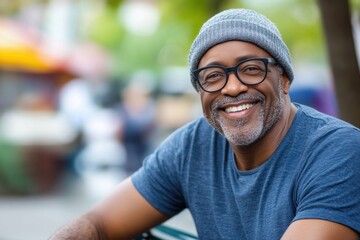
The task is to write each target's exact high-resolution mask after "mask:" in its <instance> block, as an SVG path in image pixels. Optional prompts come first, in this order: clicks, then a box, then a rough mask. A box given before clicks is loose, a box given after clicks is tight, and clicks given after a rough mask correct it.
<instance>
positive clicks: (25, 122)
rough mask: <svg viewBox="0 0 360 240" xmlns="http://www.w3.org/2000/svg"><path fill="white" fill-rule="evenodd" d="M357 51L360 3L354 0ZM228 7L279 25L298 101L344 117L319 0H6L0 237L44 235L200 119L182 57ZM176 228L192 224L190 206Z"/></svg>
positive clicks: (0, 3)
mask: <svg viewBox="0 0 360 240" xmlns="http://www.w3.org/2000/svg"><path fill="white" fill-rule="evenodd" d="M349 4H350V13H351V23H352V30H353V35H354V39H355V45H356V46H357V50H356V51H357V53H358V55H357V56H359V55H360V54H359V45H360V0H351V1H349ZM233 7H244V8H250V9H254V10H257V11H259V12H261V13H263V14H265V15H266V16H268V17H269V18H270V19H271V20H272V21H274V22H275V24H276V25H277V26H278V28H279V29H280V32H281V33H282V36H283V38H284V40H285V42H286V43H287V44H288V47H289V49H290V51H291V54H292V57H293V66H294V70H295V80H294V82H293V85H292V90H291V93H290V95H291V97H292V99H293V101H295V102H300V103H303V104H306V105H310V106H313V107H315V108H316V109H318V110H320V111H322V112H325V113H327V114H330V115H333V116H338V107H337V100H336V97H335V91H334V84H333V79H332V74H331V71H330V68H329V63H328V60H327V51H326V44H325V40H324V33H323V30H322V23H321V16H320V11H319V7H318V5H317V2H316V1H315V0H302V1H298V0H274V1H267V0H218V1H216V0H198V1H193V0H171V1H166V0H38V1H35V0H33V1H30V0H12V1H6V0H0V240H24V239H26V240H32V239H46V238H47V237H49V235H50V234H51V233H52V232H54V231H55V229H57V228H58V227H59V226H61V225H63V224H64V223H66V222H68V221H69V220H70V219H72V218H74V217H76V216H78V215H79V214H81V213H83V212H84V211H86V210H87V209H89V208H90V207H92V206H93V205H94V204H95V203H96V202H97V201H98V200H99V199H101V198H103V197H104V196H105V195H106V194H108V193H109V191H110V190H111V189H112V188H113V187H114V186H115V185H116V183H117V182H119V181H120V180H121V179H123V178H125V177H127V176H129V175H130V174H131V173H132V172H134V171H135V170H136V169H137V168H139V166H140V165H141V162H142V160H143V158H144V156H146V154H148V153H149V152H150V151H151V150H153V149H154V148H155V147H156V146H157V144H158V143H159V142H161V141H162V140H163V139H164V138H165V137H166V136H167V135H168V134H169V133H170V132H172V131H173V130H174V129H176V128H177V127H179V126H181V125H182V124H184V123H186V122H188V121H190V120H192V119H194V118H196V117H199V116H201V114H202V112H201V107H200V105H199V104H200V103H199V99H198V97H197V94H196V92H195V91H194V89H193V88H192V85H191V84H190V80H189V74H188V68H187V55H188V51H189V48H190V45H191V42H192V40H193V39H194V37H195V36H196V34H197V32H198V30H199V28H200V27H201V24H202V23H203V22H204V21H205V20H206V19H208V18H209V17H210V16H212V15H213V14H214V13H216V12H218V11H220V10H223V9H226V8H233ZM169 224H170V225H174V226H176V227H179V228H182V229H185V230H186V231H189V232H192V233H195V232H196V231H195V229H194V227H193V224H192V220H191V217H190V216H189V214H188V213H187V212H186V211H185V212H183V213H181V214H180V215H179V216H178V217H176V218H175V219H173V220H171V221H169Z"/></svg>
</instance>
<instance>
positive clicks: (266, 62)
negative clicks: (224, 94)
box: [193, 58, 277, 93]
mask: <svg viewBox="0 0 360 240" xmlns="http://www.w3.org/2000/svg"><path fill="white" fill-rule="evenodd" d="M254 60H255V61H262V62H263V63H264V66H265V75H264V78H263V79H262V80H261V81H259V82H257V83H250V84H249V83H245V82H243V80H241V78H240V77H239V75H238V71H237V69H238V67H239V66H240V65H241V64H243V63H244V62H248V61H254ZM269 63H272V64H275V65H276V64H277V62H276V60H275V59H274V58H247V59H244V60H242V61H240V62H238V63H237V64H236V65H235V66H233V67H224V66H221V65H210V66H206V67H203V68H198V69H195V70H194V71H193V74H194V76H195V79H196V82H197V83H198V84H199V86H200V87H201V89H202V90H204V91H205V92H208V93H214V92H217V91H220V90H221V89H223V88H224V87H225V86H226V84H227V83H228V81H229V73H231V72H233V73H234V74H235V76H236V78H237V79H238V80H239V81H240V82H241V83H242V84H244V85H247V86H254V85H257V84H260V83H262V82H263V81H264V80H265V79H266V77H267V73H268V65H269ZM209 68H221V69H222V70H224V72H225V74H226V80H225V82H224V85H223V86H222V87H220V88H219V89H217V90H214V91H209V90H206V89H204V87H203V86H202V85H201V83H200V80H199V73H200V72H201V71H202V70H204V69H209Z"/></svg>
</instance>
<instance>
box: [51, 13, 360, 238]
mask: <svg viewBox="0 0 360 240" xmlns="http://www.w3.org/2000/svg"><path fill="white" fill-rule="evenodd" d="M189 66H190V73H191V81H192V83H193V85H194V87H195V89H196V90H197V91H198V93H199V96H200V100H201V103H202V109H203V113H204V116H205V117H204V118H200V119H197V120H194V121H193V122H191V123H189V124H187V125H185V126H184V127H182V128H180V129H179V130H177V131H175V132H174V133H173V134H172V135H171V136H169V137H168V138H167V140H165V141H164V142H163V143H162V144H161V145H160V146H159V147H158V148H157V149H156V150H155V151H154V153H152V154H151V155H149V156H148V157H147V158H146V160H145V161H144V164H143V166H142V167H141V168H140V169H139V170H138V171H137V172H135V173H134V174H133V175H132V176H131V177H130V178H128V179H126V180H124V181H123V182H122V183H120V184H119V185H118V187H117V188H116V189H115V190H114V192H113V193H112V194H111V195H110V196H108V197H107V198H106V199H105V200H104V201H102V202H101V203H99V205H97V206H96V207H95V208H94V209H92V210H91V211H89V212H88V213H86V214H85V215H83V216H82V217H80V218H78V219H76V220H74V221H73V222H72V223H69V224H68V225H66V226H64V227H63V228H61V229H60V230H59V231H58V232H57V233H55V234H54V235H53V237H52V238H51V239H131V238H133V237H134V236H136V235H137V234H140V233H141V232H143V231H145V230H147V229H150V228H152V227H154V226H156V225H158V224H161V223H162V222H164V221H165V220H167V219H169V218H171V217H172V216H175V215H176V214H178V213H179V212H181V211H182V210H183V209H185V208H188V209H189V210H190V212H191V214H192V216H193V219H194V221H195V225H196V229H197V232H198V236H199V238H200V239H280V238H281V239H359V232H360V198H358V197H356V193H358V192H360V184H359V182H360V174H359V173H360V161H359V156H360V130H359V129H358V128H356V127H354V126H352V125H350V124H348V123H346V122H343V121H341V120H339V119H336V118H334V117H331V116H328V115H325V114H323V113H320V112H318V111H316V110H314V109H312V108H310V107H306V106H304V105H300V104H297V103H293V102H292V101H291V99H290V97H289V90H290V86H291V83H292V82H293V80H294V72H293V69H292V66H291V57H290V53H289V51H288V48H287V46H286V45H285V43H284V42H283V40H282V38H281V35H280V33H279V31H278V29H277V28H276V26H275V25H274V24H273V23H272V22H271V21H270V20H268V19H267V18H266V17H265V16H263V15H261V14H259V13H257V12H255V11H251V10H246V9H230V10H226V11H223V12H221V13H218V14H217V15H215V16H214V17H212V18H211V19H209V20H208V21H207V22H206V23H205V24H204V25H203V26H202V28H201V29H200V32H199V34H198V36H197V37H196V39H195V41H194V42H193V44H192V47H191V50H190V54H189ZM354 194H355V195H354Z"/></svg>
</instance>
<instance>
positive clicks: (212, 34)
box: [188, 9, 294, 89]
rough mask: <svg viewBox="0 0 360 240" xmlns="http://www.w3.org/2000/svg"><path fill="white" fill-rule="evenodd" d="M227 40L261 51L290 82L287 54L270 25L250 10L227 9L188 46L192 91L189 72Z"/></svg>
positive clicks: (272, 26)
mask: <svg viewBox="0 0 360 240" xmlns="http://www.w3.org/2000/svg"><path fill="white" fill-rule="evenodd" d="M231 40H240V41H245V42H250V43H253V44H255V45H257V46H258V47H260V48H262V49H263V50H265V51H266V52H268V53H269V54H270V55H271V56H272V57H273V58H274V59H275V60H276V61H277V62H278V64H279V65H280V66H281V67H282V68H283V69H284V71H285V73H286V74H287V76H288V77H289V80H290V82H292V81H293V79H294V73H293V71H292V68H291V57H290V53H289V50H288V48H287V46H286V45H285V43H284V42H283V40H282V38H281V35H280V32H279V30H278V29H277V27H276V26H275V25H274V23H272V22H271V21H270V20H269V19H267V18H266V17H265V16H263V15H261V14H259V13H257V12H255V11H253V10H248V9H229V10H225V11H223V12H220V13H218V14H216V15H215V16H213V17H212V18H210V19H209V20H208V21H207V22H205V23H204V25H203V26H202V27H201V29H200V32H199V34H198V35H197V37H196V38H195V40H194V42H193V44H192V46H191V49H190V54H189V59H188V63H189V67H190V74H191V82H192V84H193V86H194V87H195V89H197V87H196V82H195V77H194V75H193V71H194V70H195V69H196V68H197V67H198V64H199V62H200V59H201V58H202V56H203V55H204V54H205V53H206V51H207V50H209V49H210V48H211V47H213V46H215V45H217V44H219V43H223V42H226V41H231Z"/></svg>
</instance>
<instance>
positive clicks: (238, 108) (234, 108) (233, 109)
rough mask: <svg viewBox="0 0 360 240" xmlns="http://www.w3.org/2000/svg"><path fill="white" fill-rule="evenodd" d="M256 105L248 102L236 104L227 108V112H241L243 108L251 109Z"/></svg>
mask: <svg viewBox="0 0 360 240" xmlns="http://www.w3.org/2000/svg"><path fill="white" fill-rule="evenodd" d="M254 105H255V104H253V103H251V104H250V103H247V104H243V105H240V106H236V107H228V108H226V109H225V112H240V111H242V110H245V109H249V108H251V107H252V106H254Z"/></svg>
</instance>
